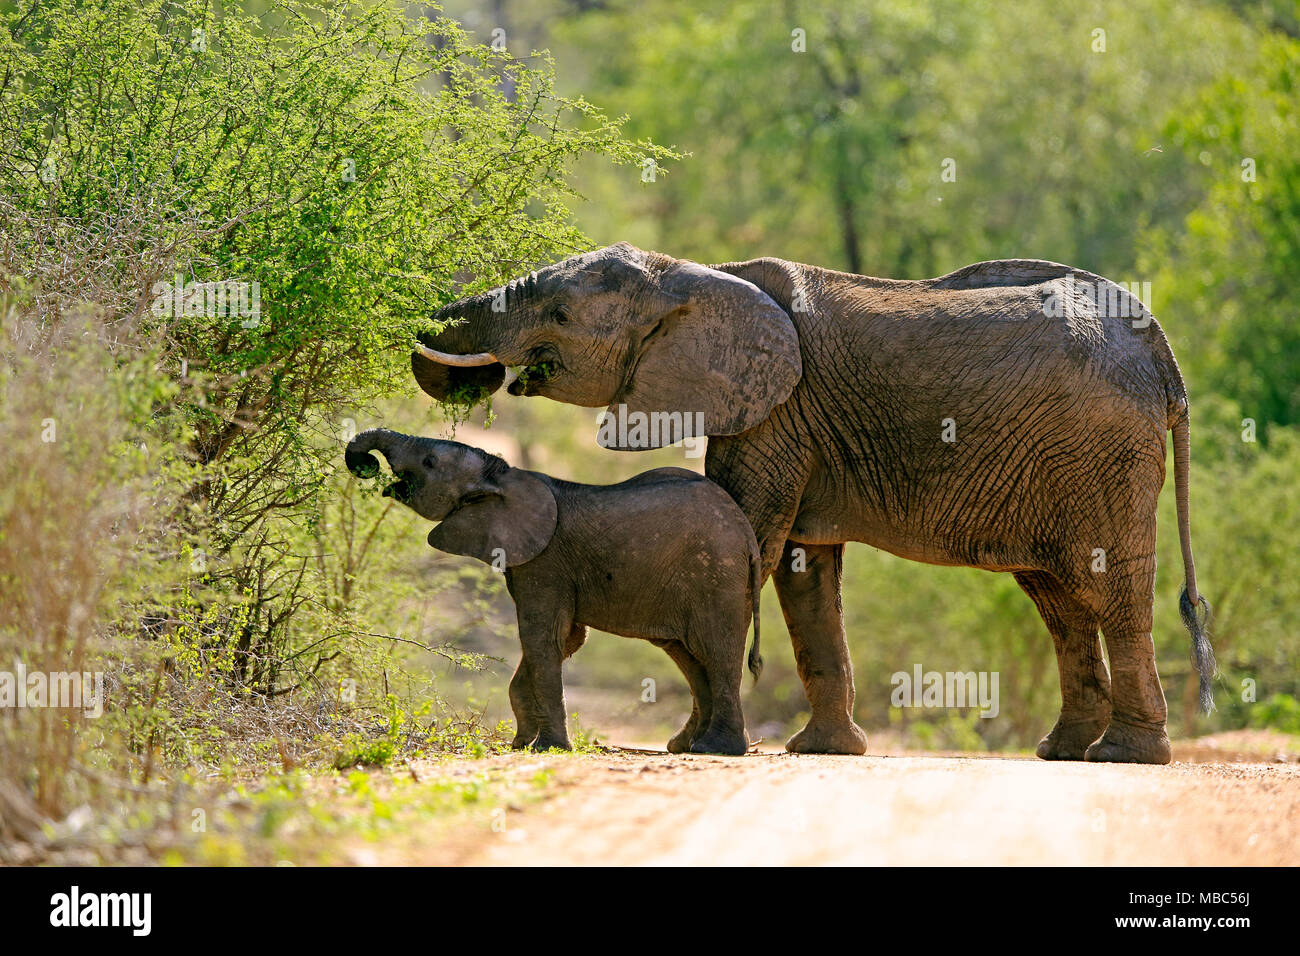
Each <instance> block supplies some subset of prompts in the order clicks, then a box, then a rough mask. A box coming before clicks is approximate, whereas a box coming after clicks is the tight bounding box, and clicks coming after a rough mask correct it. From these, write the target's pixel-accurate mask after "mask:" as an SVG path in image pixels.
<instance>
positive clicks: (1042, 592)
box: [1015, 571, 1111, 760]
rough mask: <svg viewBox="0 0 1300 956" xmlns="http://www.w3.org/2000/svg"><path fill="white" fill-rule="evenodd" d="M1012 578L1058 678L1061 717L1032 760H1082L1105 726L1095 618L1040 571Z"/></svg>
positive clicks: (1106, 679) (1105, 691)
mask: <svg viewBox="0 0 1300 956" xmlns="http://www.w3.org/2000/svg"><path fill="white" fill-rule="evenodd" d="M1015 578H1016V582H1017V583H1018V584H1019V585H1020V587H1021V588H1023V589H1024V592H1025V593H1026V594H1028V595H1029V598H1030V600H1032V601H1033V602H1034V605H1035V607H1037V608H1038V613H1039V615H1041V616H1042V618H1043V623H1044V624H1046V625H1047V629H1048V631H1050V632H1051V634H1052V642H1053V643H1054V644H1055V645H1056V665H1057V670H1058V672H1059V674H1060V678H1061V715H1060V716H1059V717H1058V718H1057V719H1056V726H1055V727H1053V728H1052V729H1051V731H1050V732H1049V733H1048V734H1047V736H1046V737H1044V738H1043V739H1042V740H1040V741H1039V742H1038V751H1037V753H1038V756H1040V757H1042V758H1043V759H1044V760H1082V759H1083V757H1084V753H1085V752H1086V751H1087V749H1088V745H1089V744H1091V743H1092V742H1093V741H1094V740H1096V739H1097V738H1098V737H1100V736H1101V735H1102V734H1103V733H1104V732H1105V730H1106V727H1107V726H1108V725H1109V724H1110V712H1111V704H1110V675H1109V673H1107V671H1106V662H1105V660H1103V659H1102V656H1101V639H1100V636H1099V635H1098V633H1097V627H1098V621H1097V615H1096V614H1094V613H1093V612H1092V611H1090V610H1089V609H1088V608H1087V606H1086V605H1084V604H1083V603H1082V602H1081V601H1079V600H1078V599H1077V598H1075V597H1073V596H1072V595H1071V594H1070V593H1069V591H1068V590H1067V589H1066V588H1065V587H1064V586H1063V585H1062V584H1061V583H1060V582H1059V581H1058V580H1057V579H1056V578H1055V577H1054V576H1053V575H1051V574H1049V573H1048V572H1046V571H1022V572H1019V573H1017V574H1016V576H1015Z"/></svg>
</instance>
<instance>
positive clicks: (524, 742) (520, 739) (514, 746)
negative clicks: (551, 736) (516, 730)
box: [510, 734, 537, 750]
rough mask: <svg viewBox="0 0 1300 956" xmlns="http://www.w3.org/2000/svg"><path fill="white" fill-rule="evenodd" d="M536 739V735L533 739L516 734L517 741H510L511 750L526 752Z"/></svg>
mask: <svg viewBox="0 0 1300 956" xmlns="http://www.w3.org/2000/svg"><path fill="white" fill-rule="evenodd" d="M536 737H537V735H536V734H533V736H532V737H528V736H526V735H524V734H515V739H514V740H512V741H510V749H511V750H524V749H526V748H527V747H528V745H529V744H531V743H532V742H533V740H534V739H535V738H536Z"/></svg>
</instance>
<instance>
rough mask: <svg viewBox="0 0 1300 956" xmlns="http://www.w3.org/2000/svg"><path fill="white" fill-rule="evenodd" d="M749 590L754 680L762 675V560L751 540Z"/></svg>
mask: <svg viewBox="0 0 1300 956" xmlns="http://www.w3.org/2000/svg"><path fill="white" fill-rule="evenodd" d="M749 589H750V591H751V592H752V594H753V601H754V643H753V644H751V645H749V672H750V673H751V674H753V675H754V680H755V681H757V680H758V676H759V675H760V674H762V673H763V655H762V654H760V653H759V640H758V618H759V613H758V610H759V597H760V596H761V595H762V593H763V560H762V556H761V555H760V554H759V552H758V542H756V541H754V540H753V539H752V538H751V539H750V542H749Z"/></svg>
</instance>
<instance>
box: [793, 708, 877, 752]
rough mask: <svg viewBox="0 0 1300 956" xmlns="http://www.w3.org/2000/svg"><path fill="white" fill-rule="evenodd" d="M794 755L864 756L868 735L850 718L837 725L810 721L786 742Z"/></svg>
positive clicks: (815, 720)
mask: <svg viewBox="0 0 1300 956" xmlns="http://www.w3.org/2000/svg"><path fill="white" fill-rule="evenodd" d="M785 749H786V750H788V751H790V753H792V754H855V755H857V754H864V753H866V752H867V735H866V734H865V733H864V732H863V730H862V728H861V727H859V726H858V725H857V724H855V723H854V722H853V721H852V720H850V719H849V718H848V717H845V718H844V719H843V720H841V721H838V722H836V723H830V722H828V721H819V720H817V719H816V718H814V719H813V720H810V721H808V726H807V727H805V728H804V729H803V730H801V731H799V732H798V733H797V734H795V735H794V736H793V737H791V738H790V739H789V740H787V741H786V744H785Z"/></svg>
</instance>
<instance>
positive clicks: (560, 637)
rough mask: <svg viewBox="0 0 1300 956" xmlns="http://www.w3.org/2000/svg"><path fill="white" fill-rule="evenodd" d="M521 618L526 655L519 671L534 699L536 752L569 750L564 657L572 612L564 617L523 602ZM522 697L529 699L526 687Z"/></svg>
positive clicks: (521, 640)
mask: <svg viewBox="0 0 1300 956" xmlns="http://www.w3.org/2000/svg"><path fill="white" fill-rule="evenodd" d="M518 617H519V642H520V644H521V645H522V646H523V652H524V653H523V659H522V660H521V661H520V665H519V670H520V671H521V672H526V673H527V678H528V685H527V686H528V688H529V690H530V691H531V694H530V695H527V696H530V697H531V701H532V704H533V710H532V712H533V714H534V715H535V717H536V720H537V737H536V739H535V740H534V741H532V745H533V747H534V749H536V750H550V749H552V748H556V749H559V750H568V749H570V747H569V731H568V728H567V727H566V726H565V714H564V676H563V660H564V659H563V657H562V654H563V649H564V646H565V643H566V642H567V640H568V639H569V637H570V635H571V633H572V629H573V618H572V612H566V613H563V614H561V613H557V611H556V609H555V608H554V607H545V606H543V607H530V606H528V605H527V604H524V603H520V604H519V606H518ZM516 676H517V675H516ZM512 691H513V688H512ZM520 696H521V697H524V696H525V691H524V687H523V685H522V684H521V687H520ZM512 699H513V694H512Z"/></svg>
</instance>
